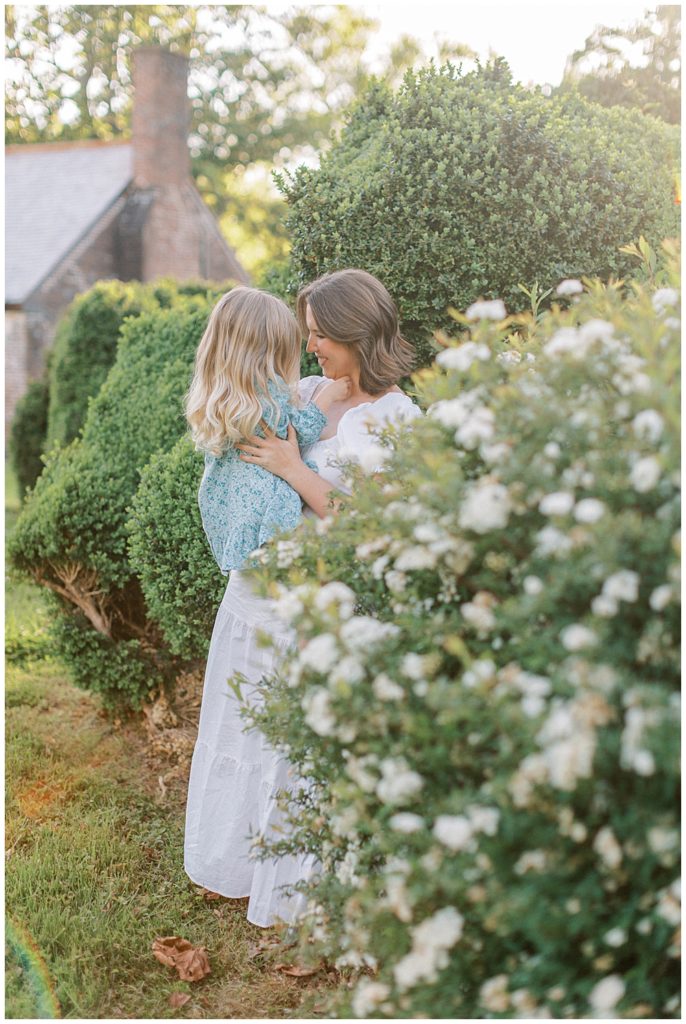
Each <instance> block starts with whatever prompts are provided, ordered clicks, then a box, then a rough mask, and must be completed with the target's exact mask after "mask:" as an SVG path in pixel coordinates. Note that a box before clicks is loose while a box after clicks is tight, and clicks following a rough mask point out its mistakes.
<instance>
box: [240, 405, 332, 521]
mask: <svg viewBox="0 0 686 1024" xmlns="http://www.w3.org/2000/svg"><path fill="white" fill-rule="evenodd" d="M236 448H237V450H238V451H239V452H241V453H242V454H241V456H240V458H241V460H242V461H243V462H250V463H252V464H253V465H254V466H262V468H263V469H267V470H269V472H270V473H274V474H275V476H280V477H281V479H282V480H285V481H286V483H287V484H290V485H291V487H292V488H293V490H294V491H297V493H298V494H299V495H300V497H301V498H302V500H303V501H304V502H305V504H306V505H309V507H310V508H311V509H312V511H313V512H314V513H316V515H318V516H319V518H320V519H323V518H324V516H326V515H328V514H329V513H330V512H331V510H332V509H331V499H332V497H333V494H332V492H335V490H336V488H335V487H334V486H333V484H330V483H329V482H328V481H327V480H324V479H323V478H322V477H321V476H319V474H318V473H315V472H314V470H313V469H310V468H309V466H306V465H305V463H304V462H303V460H302V458H301V456H300V449H299V447H298V439H297V436H296V432H295V430H294V429H293V426H292V425H291V424H290V423H289V425H288V439H287V440H286V441H283V440H282V439H281V438H280V437H276V435H275V434H273V433H272V432H271V431H269V432H268V433H267V436H266V437H256V436H255V437H251V438H249V439H248V440H247V441H244V442H243V443H242V444H239V445H236ZM334 509H335V504H334Z"/></svg>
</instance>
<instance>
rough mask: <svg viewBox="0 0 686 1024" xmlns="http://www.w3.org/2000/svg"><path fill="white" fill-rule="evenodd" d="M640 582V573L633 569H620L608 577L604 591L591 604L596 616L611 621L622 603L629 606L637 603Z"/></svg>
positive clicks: (604, 584)
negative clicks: (624, 602)
mask: <svg viewBox="0 0 686 1024" xmlns="http://www.w3.org/2000/svg"><path fill="white" fill-rule="evenodd" d="M639 582H640V578H639V575H638V573H636V572H634V571H633V570H632V569H619V570H618V571H617V572H615V573H613V574H612V575H611V576H608V578H607V579H606V580H605V582H604V583H603V589H602V591H601V592H600V594H598V596H597V597H594V598H593V601H592V602H591V609H592V611H593V613H594V615H599V616H601V617H602V618H608V619H609V618H612V616H613V615H616V614H617V612H618V611H619V602H620V601H626V602H627V603H629V604H632V603H634V602H635V601H637V600H638V585H639Z"/></svg>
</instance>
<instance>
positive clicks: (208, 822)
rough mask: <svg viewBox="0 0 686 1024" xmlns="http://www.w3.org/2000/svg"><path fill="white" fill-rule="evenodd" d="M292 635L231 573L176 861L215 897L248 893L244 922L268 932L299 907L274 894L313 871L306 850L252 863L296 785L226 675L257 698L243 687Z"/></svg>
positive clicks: (278, 831)
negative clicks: (256, 841) (251, 725)
mask: <svg viewBox="0 0 686 1024" xmlns="http://www.w3.org/2000/svg"><path fill="white" fill-rule="evenodd" d="M260 632H262V633H269V634H270V636H271V637H272V639H273V640H275V641H276V644H275V648H271V647H262V646H261V645H260V644H259V643H258V634H259V633H260ZM292 643H293V634H292V632H291V631H289V629H288V627H287V626H285V625H284V623H283V622H282V621H281V620H280V619H278V618H277V617H276V615H275V614H274V612H273V611H272V608H271V604H270V602H269V601H267V600H265V599H264V598H260V597H258V596H256V595H255V594H254V593H253V591H252V589H251V587H250V585H249V584H248V581H247V579H246V577H245V576H244V575H243V574H242V573H240V572H237V571H235V570H234V571H232V572H231V575H230V577H229V582H228V585H227V588H226V592H225V594H224V597H223V599H222V603H221V605H220V606H219V611H218V612H217V618H216V620H215V623H214V630H213V632H212V640H211V641H210V649H209V653H208V658H207V668H206V670H205V684H204V689H203V696H202V706H201V709H200V723H199V727H198V738H197V742H196V745H195V750H194V753H193V760H192V763H191V772H190V779H189V783H188V803H187V807H186V835H185V844H184V867H185V870H186V874H187V875H188V876H189V877H190V878H191V880H192V881H193V882H195V883H196V884H198V885H203V886H205V887H206V888H207V889H211V890H212V891H213V892H218V893H220V894H221V895H222V896H229V897H234V898H236V897H243V896H249V897H250V901H249V903H248V920H249V921H250V922H252V924H256V925H259V926H260V927H262V928H267V927H269V926H270V925H272V924H274V923H275V922H276V921H277V920H282V921H286V922H289V923H290V922H292V921H293V920H294V919H295V918H296V917H297V915H298V914H299V913H300V912H301V911H302V910H303V909H304V902H303V897H302V896H300V895H296V896H290V897H289V896H288V895H287V894H286V893H284V892H283V891H282V887H283V886H284V885H290V884H292V883H294V882H297V881H299V880H300V879H303V878H307V877H309V875H310V874H311V873H312V870H313V869H314V867H315V860H314V858H312V857H311V856H310V855H302V856H299V857H281V858H279V859H276V860H275V859H270V860H256V859H254V857H253V858H251V857H250V856H249V855H250V836H251V835H255V834H260V835H262V836H266V837H270V836H271V837H274V838H279V837H283V835H284V821H283V814H282V812H281V810H280V808H279V807H278V805H277V800H276V798H277V794H278V792H279V790H287V791H289V792H294V791H295V790H296V789H297V788H298V787H299V786H300V785H301V784H302V783H301V782H300V781H299V780H298V778H297V776H296V774H295V771H294V769H292V768H291V766H290V765H289V763H288V761H287V760H286V758H285V757H284V756H283V755H281V754H278V753H276V751H274V750H273V749H272V748H271V747H270V746H269V744H268V742H267V740H266V738H265V737H264V736H263V735H262V733H261V732H260V731H259V730H257V729H248V728H247V725H246V723H245V722H244V720H243V719H242V718H241V716H240V714H239V703H238V700H237V699H236V696H235V694H234V693H233V692H232V691H231V690H230V688H229V686H228V684H227V679H228V678H229V677H230V676H231V675H233V673H234V672H241V673H242V674H243V675H244V676H245V677H246V679H247V680H249V682H248V683H246V684H245V685H244V686H243V689H242V694H243V697H244V698H245V699H247V700H249V701H250V702H251V703H252V704H253V706H257V705H258V704H259V703H260V702H261V698H260V695H259V694H257V693H256V692H255V689H254V686H251V685H250V683H253V684H255V683H258V682H259V681H260V679H261V678H262V677H263V676H265V675H270V674H271V673H273V672H274V671H275V669H276V667H277V666H278V662H279V655H280V653H282V652H283V651H285V649H286V648H287V647H288V646H289V645H291V644H292Z"/></svg>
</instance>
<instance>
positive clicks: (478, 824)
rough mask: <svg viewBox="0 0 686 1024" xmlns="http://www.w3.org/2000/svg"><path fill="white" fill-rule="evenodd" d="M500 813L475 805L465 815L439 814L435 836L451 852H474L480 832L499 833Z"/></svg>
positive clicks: (487, 833) (496, 810)
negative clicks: (475, 838) (475, 839)
mask: <svg viewBox="0 0 686 1024" xmlns="http://www.w3.org/2000/svg"><path fill="white" fill-rule="evenodd" d="M499 821H500V811H499V810H498V808H497V807H482V806H480V805H476V804H475V805H473V806H471V807H468V808H466V810H465V813H464V814H439V815H438V817H437V818H436V820H435V821H434V827H433V834H434V835H435V837H436V839H438V841H439V842H441V843H443V845H444V846H447V847H448V849H449V850H452V851H453V852H457V851H458V850H467V851H468V852H474V851H475V850H476V843H475V841H474V837H475V836H476V835H478V834H479V833H480V832H483V833H484V834H485V835H488V836H494V835H495V834H496V832H497V831H498V823H499Z"/></svg>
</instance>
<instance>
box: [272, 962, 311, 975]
mask: <svg viewBox="0 0 686 1024" xmlns="http://www.w3.org/2000/svg"><path fill="white" fill-rule="evenodd" d="M274 970H275V971H280V972H281V973H282V974H288V975H289V976H290V977H291V978H309V977H311V976H312V975H313V974H317V973H318V972H319V971H320V970H321V968H320V967H305V966H304V965H302V964H274Z"/></svg>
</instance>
